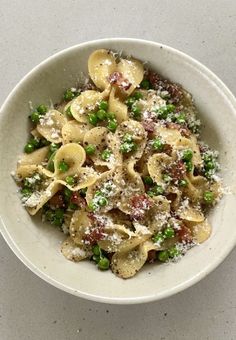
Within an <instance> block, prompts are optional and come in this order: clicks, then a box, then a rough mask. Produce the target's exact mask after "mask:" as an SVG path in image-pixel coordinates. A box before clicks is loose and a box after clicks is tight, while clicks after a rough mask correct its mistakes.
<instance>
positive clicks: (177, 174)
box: [169, 160, 186, 180]
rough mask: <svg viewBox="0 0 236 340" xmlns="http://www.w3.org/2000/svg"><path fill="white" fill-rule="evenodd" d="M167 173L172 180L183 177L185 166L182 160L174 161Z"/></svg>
mask: <svg viewBox="0 0 236 340" xmlns="http://www.w3.org/2000/svg"><path fill="white" fill-rule="evenodd" d="M169 174H170V176H171V178H172V179H173V180H180V179H183V178H184V176H185V174H186V167H185V164H184V162H183V161H182V160H179V161H177V162H175V163H174V164H173V165H172V167H171V168H170V170H169Z"/></svg>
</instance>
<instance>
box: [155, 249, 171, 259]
mask: <svg viewBox="0 0 236 340" xmlns="http://www.w3.org/2000/svg"><path fill="white" fill-rule="evenodd" d="M157 258H158V260H159V261H161V262H167V261H168V260H169V253H168V251H167V250H162V251H159V252H158V253H157Z"/></svg>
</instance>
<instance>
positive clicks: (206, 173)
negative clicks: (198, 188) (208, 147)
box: [204, 170, 214, 179]
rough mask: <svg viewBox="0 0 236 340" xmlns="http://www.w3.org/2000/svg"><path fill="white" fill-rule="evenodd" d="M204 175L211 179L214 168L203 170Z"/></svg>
mask: <svg viewBox="0 0 236 340" xmlns="http://www.w3.org/2000/svg"><path fill="white" fill-rule="evenodd" d="M204 175H205V177H206V178H207V179H211V178H212V176H213V175H214V170H207V171H205V172H204Z"/></svg>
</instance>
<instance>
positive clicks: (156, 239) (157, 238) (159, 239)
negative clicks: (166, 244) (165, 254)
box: [152, 232, 165, 243]
mask: <svg viewBox="0 0 236 340" xmlns="http://www.w3.org/2000/svg"><path fill="white" fill-rule="evenodd" d="M164 239H165V238H164V236H163V234H162V233H161V232H158V233H157V234H155V235H153V237H152V241H153V242H154V243H161V242H163V241H164Z"/></svg>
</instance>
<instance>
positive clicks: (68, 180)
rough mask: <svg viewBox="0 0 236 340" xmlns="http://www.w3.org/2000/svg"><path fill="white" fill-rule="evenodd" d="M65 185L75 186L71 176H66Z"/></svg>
mask: <svg viewBox="0 0 236 340" xmlns="http://www.w3.org/2000/svg"><path fill="white" fill-rule="evenodd" d="M66 183H67V184H69V185H73V184H75V179H74V177H73V176H67V177H66Z"/></svg>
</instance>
